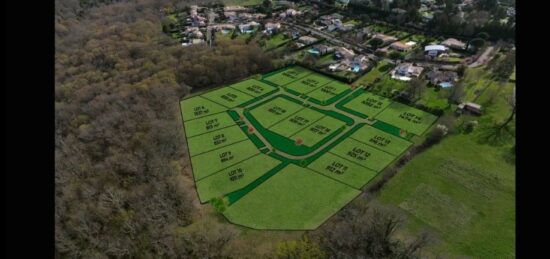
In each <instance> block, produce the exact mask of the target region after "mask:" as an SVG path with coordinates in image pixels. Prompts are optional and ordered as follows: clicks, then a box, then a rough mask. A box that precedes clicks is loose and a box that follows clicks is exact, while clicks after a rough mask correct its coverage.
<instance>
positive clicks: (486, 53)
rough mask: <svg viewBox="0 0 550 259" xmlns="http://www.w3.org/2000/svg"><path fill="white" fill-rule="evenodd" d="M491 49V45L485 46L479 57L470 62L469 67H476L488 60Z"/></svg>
mask: <svg viewBox="0 0 550 259" xmlns="http://www.w3.org/2000/svg"><path fill="white" fill-rule="evenodd" d="M493 49H494V47H493V46H489V47H487V48H486V49H485V51H484V52H483V54H481V56H479V58H478V59H477V60H476V61H475V62H474V63H472V64H470V65H469V67H478V66H482V65H484V64H486V63H487V61H489V55H490V54H491V52H492V51H493Z"/></svg>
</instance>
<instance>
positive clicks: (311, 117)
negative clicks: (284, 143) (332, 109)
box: [269, 108, 325, 138]
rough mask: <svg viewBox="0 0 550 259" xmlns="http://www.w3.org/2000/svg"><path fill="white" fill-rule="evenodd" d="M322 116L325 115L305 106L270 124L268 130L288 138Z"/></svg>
mask: <svg viewBox="0 0 550 259" xmlns="http://www.w3.org/2000/svg"><path fill="white" fill-rule="evenodd" d="M323 116H325V115H324V114H322V113H320V112H317V111H314V110H312V109H308V108H305V109H302V110H300V111H299V112H297V113H294V114H292V115H291V116H289V117H288V118H286V119H284V120H282V121H281V122H279V123H277V124H275V125H273V126H271V128H269V130H271V131H273V132H275V133H277V134H279V135H282V136H285V137H287V138H288V137H290V136H292V135H293V134H294V133H296V132H298V131H300V130H302V129H303V128H305V127H307V126H309V125H310V124H312V123H314V122H316V121H317V120H319V119H321V118H322V117H323Z"/></svg>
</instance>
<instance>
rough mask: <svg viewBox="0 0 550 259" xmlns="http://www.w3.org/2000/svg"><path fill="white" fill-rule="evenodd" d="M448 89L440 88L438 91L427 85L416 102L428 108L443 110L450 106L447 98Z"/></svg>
mask: <svg viewBox="0 0 550 259" xmlns="http://www.w3.org/2000/svg"><path fill="white" fill-rule="evenodd" d="M449 91H450V90H448V89H440V90H439V91H436V90H435V88H433V87H428V88H426V90H425V91H424V93H423V94H422V97H421V98H420V100H418V101H417V102H416V103H418V104H423V105H425V106H426V107H430V108H436V109H442V110H445V109H447V108H449V106H450V104H449V101H448V99H447V96H448V92H449Z"/></svg>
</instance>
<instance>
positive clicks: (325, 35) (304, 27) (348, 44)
mask: <svg viewBox="0 0 550 259" xmlns="http://www.w3.org/2000/svg"><path fill="white" fill-rule="evenodd" d="M285 25H287V26H288V27H291V28H298V29H301V30H304V31H307V32H310V33H311V34H313V35H316V36H318V37H321V38H324V39H326V40H327V41H329V42H331V43H333V44H339V45H342V46H344V47H346V48H348V49H355V50H359V52H364V53H370V51H369V50H368V49H367V48H365V47H364V46H361V45H359V44H355V43H351V42H346V41H343V40H340V39H338V38H336V37H335V36H333V35H332V34H330V33H327V32H324V31H320V30H317V29H316V28H314V27H312V26H308V25H301V24H288V23H286V24H285Z"/></svg>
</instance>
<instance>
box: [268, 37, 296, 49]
mask: <svg viewBox="0 0 550 259" xmlns="http://www.w3.org/2000/svg"><path fill="white" fill-rule="evenodd" d="M288 41H290V38H287V39H285V37H284V35H283V34H282V33H277V34H276V35H274V36H272V37H271V38H270V39H268V40H266V42H265V47H264V48H265V49H273V48H276V47H277V46H279V45H280V44H283V43H285V42H288Z"/></svg>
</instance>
